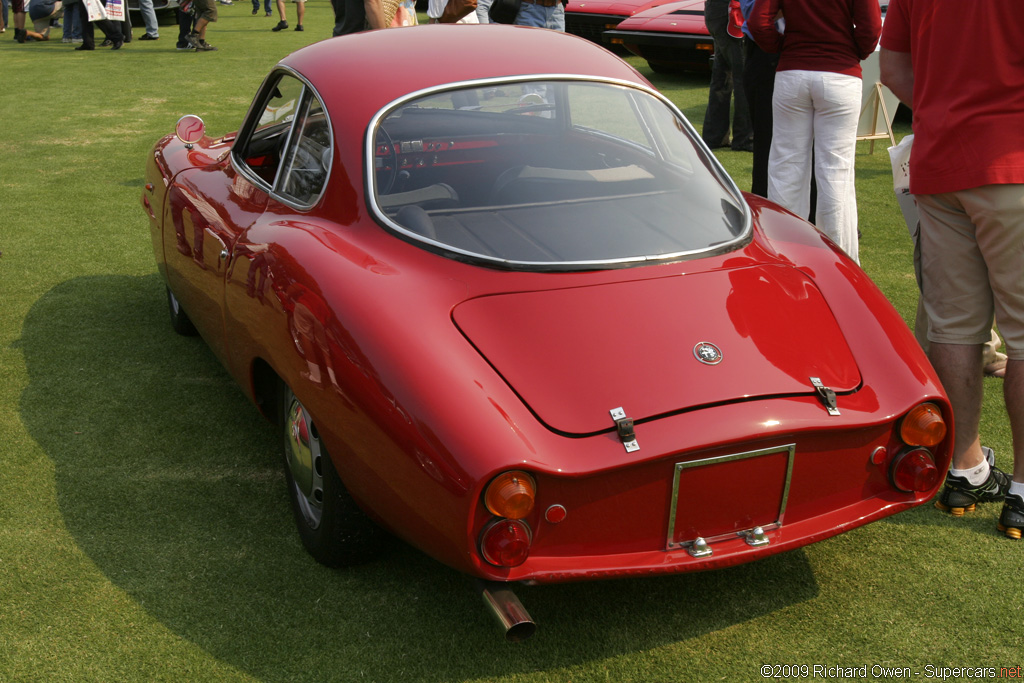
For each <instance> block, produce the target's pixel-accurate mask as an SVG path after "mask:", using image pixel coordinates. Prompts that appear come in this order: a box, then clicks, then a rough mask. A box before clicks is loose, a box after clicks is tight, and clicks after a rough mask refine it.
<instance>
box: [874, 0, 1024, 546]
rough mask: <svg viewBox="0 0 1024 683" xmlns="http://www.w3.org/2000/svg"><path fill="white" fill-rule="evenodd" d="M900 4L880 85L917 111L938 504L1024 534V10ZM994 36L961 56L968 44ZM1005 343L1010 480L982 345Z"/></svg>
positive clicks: (995, 4)
mask: <svg viewBox="0 0 1024 683" xmlns="http://www.w3.org/2000/svg"><path fill="white" fill-rule="evenodd" d="M944 8H945V6H943V7H940V6H938V5H937V4H936V3H934V2H931V1H925V0H892V2H891V3H890V4H889V9H888V11H887V12H886V17H885V20H886V24H885V31H884V32H883V34H882V51H881V54H880V55H879V65H880V68H881V80H882V83H883V84H885V85H886V86H887V87H888V88H889V89H890V90H892V92H893V93H894V94H895V95H896V96H897V97H898V98H899V99H900V101H902V102H903V103H905V104H907V105H909V106H911V107H912V108H913V111H914V146H913V148H912V150H911V154H910V167H911V169H912V172H911V174H910V192H911V193H912V194H913V195H914V198H915V200H916V202H917V208H918V211H919V213H920V219H921V226H920V236H919V239H920V249H921V293H922V297H923V298H924V307H925V310H926V311H927V314H928V324H929V330H928V340H929V342H930V344H931V349H930V350H929V358H930V359H931V362H932V365H933V366H934V367H935V371H936V372H937V373H938V375H939V379H940V380H941V381H942V385H943V387H945V389H946V393H947V394H948V395H949V400H950V403H951V404H952V406H953V419H954V429H953V433H954V446H953V462H952V464H951V466H950V470H949V473H948V474H947V476H946V482H945V485H944V486H943V488H942V491H941V492H940V493H939V497H938V499H937V500H936V507H938V508H939V509H940V510H944V511H948V512H951V513H952V514H953V515H954V516H962V515H963V514H964V513H966V512H971V511H973V510H975V508H976V505H977V504H978V503H985V502H993V501H999V500H1002V501H1003V508H1002V511H1001V513H1000V515H999V522H998V523H997V525H996V528H997V529H998V530H999V531H1001V532H1003V533H1004V534H1005V535H1006V536H1008V537H1009V538H1013V539H1020V537H1021V534H1022V531H1024V268H1022V267H1021V263H1022V260H1021V254H1022V250H1024V127H1022V126H1021V125H1020V122H1021V119H1022V118H1024V97H1022V93H1024V63H1022V62H1021V60H1020V59H1019V57H1018V55H1019V52H1020V46H1021V44H1022V41H1024V5H1022V4H1018V3H1006V2H1003V0H971V2H969V3H958V4H957V5H956V11H955V12H944V11H940V10H941V9H944ZM965 35H978V36H984V39H983V40H980V41H972V44H971V45H970V46H968V45H965V44H964V41H963V36H965ZM993 318H995V320H996V322H997V323H998V326H999V332H1000V333H1001V334H1002V335H1003V340H1004V341H1005V343H1006V355H1007V356H1008V360H1007V362H1006V373H1005V376H1004V378H1003V398H1004V401H1005V406H1006V412H1007V415H1008V417H1009V420H1010V432H1011V436H1012V438H1013V454H1014V458H1013V463H1014V464H1013V475H1012V478H1011V477H1010V476H1008V475H1007V474H1005V473H1004V472H1002V471H1000V470H999V469H998V468H997V467H995V464H994V463H993V462H991V461H990V460H989V459H988V458H987V457H986V453H985V452H984V450H983V448H982V446H981V441H980V437H979V435H980V431H981V406H982V400H983V398H984V385H983V380H982V363H983V361H982V346H983V345H984V343H985V342H986V341H988V340H989V339H990V335H991V327H992V320H993Z"/></svg>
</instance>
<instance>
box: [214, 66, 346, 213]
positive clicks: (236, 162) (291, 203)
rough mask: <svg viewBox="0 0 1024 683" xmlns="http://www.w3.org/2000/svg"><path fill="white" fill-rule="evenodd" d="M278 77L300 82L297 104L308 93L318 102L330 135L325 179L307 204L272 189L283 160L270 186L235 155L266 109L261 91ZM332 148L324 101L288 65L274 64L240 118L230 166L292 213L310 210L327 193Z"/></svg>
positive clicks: (333, 142)
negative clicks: (239, 126) (240, 121)
mask: <svg viewBox="0 0 1024 683" xmlns="http://www.w3.org/2000/svg"><path fill="white" fill-rule="evenodd" d="M281 75H288V76H293V77H294V78H296V79H297V80H298V81H299V82H301V83H302V84H303V89H302V92H301V93H300V94H299V98H300V104H301V101H302V99H303V98H304V97H305V95H306V93H307V92H308V93H310V95H312V96H313V97H315V98H316V99H317V100H318V101H319V102H320V108H321V109H322V110H323V112H324V118H325V119H326V120H327V133H328V135H329V136H330V140H331V154H330V157H329V159H330V160H329V162H328V165H327V168H326V169H325V170H326V176H325V178H324V184H323V187H321V188H320V193H319V194H318V195H317V196H316V197H315V198H314V200H313V201H312V202H311V203H308V204H304V203H300V202H297V201H295V199H294V198H293V197H290V196H289V195H286V194H282V193H280V192H278V191H277V190H276V189H275V188H276V187H277V182H278V180H279V179H280V177H281V171H282V168H283V167H284V163H283V160H282V163H281V164H280V165H279V166H278V168H277V171H276V172H275V174H274V182H273V184H272V185H271V184H268V183H267V181H266V180H264V179H263V178H261V177H260V176H258V175H256V173H254V172H253V171H252V170H251V169H250V168H249V165H248V164H246V163H245V161H243V160H242V159H240V158H239V156H238V154H239V152H240V151H241V145H242V142H241V141H242V140H243V139H244V140H245V144H248V142H249V140H250V139H251V138H252V134H253V131H254V130H255V128H256V121H257V117H258V116H259V114H260V113H261V112H262V111H263V107H265V106H266V100H265V99H264V97H263V95H264V91H265V90H266V88H267V87H268V84H269V83H270V82H271V80H275V79H277V78H278V77H279V76H281ZM257 102H261V103H262V105H261V106H260V108H259V111H255V110H256V108H257V104H256V103H257ZM297 122H298V118H297V117H296V118H294V119H292V121H291V124H290V125H289V128H288V133H287V139H286V140H285V144H284V149H288V147H289V145H291V142H292V135H293V134H294V132H295V126H296V123H297ZM336 148H337V140H335V138H334V126H333V125H332V123H331V114H330V112H329V111H328V110H327V105H326V104H325V103H324V98H323V97H321V96H320V93H319V91H318V90H317V89H316V88H315V87H314V86H313V84H312V83H310V82H309V80H307V79H306V78H305V77H304V76H303V75H302V74H300V73H299V72H298V71H296V70H295V69H292V68H291V67H288V66H283V65H278V66H277V67H275V68H274V69H273V70H271V72H270V73H269V74H267V77H266V78H264V79H263V82H262V83H261V84H260V87H259V89H258V90H257V91H256V96H255V97H253V100H252V103H250V105H249V110H248V111H247V112H246V113H245V117H244V118H243V119H242V127H241V128H239V132H238V134H237V135H236V137H235V142H234V144H232V145H231V154H230V158H231V165H232V166H233V167H234V169H235V171H237V172H238V173H239V174H240V175H241V176H243V177H244V178H245V179H246V180H248V181H249V182H251V183H252V184H253V185H255V186H256V187H258V188H260V189H261V190H263V191H264V192H266V193H267V194H268V195H270V196H271V197H272V198H274V199H275V200H276V201H279V202H281V203H282V204H284V205H285V206H288V207H290V208H292V209H295V210H296V211H310V210H311V209H313V208H314V207H315V206H316V205H317V204H319V203H320V201H321V200H322V199H323V197H324V194H326V193H327V187H328V185H330V182H331V170H332V169H333V168H334V156H335V153H336V151H337V149H336Z"/></svg>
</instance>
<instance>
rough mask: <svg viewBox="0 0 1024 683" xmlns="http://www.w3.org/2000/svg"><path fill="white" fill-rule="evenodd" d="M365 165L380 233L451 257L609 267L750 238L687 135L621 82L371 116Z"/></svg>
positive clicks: (465, 98) (473, 93)
mask: <svg viewBox="0 0 1024 683" xmlns="http://www.w3.org/2000/svg"><path fill="white" fill-rule="evenodd" d="M367 160H368V163H369V164H370V169H371V170H370V174H369V175H370V178H371V188H372V193H371V198H372V205H373V208H374V210H375V211H376V212H377V214H378V215H379V216H380V217H381V218H382V219H383V221H384V222H385V224H386V225H388V226H389V227H391V228H392V229H393V230H396V231H397V232H399V233H400V234H402V235H404V236H405V237H406V238H409V239H411V240H413V241H415V242H417V243H420V244H422V245H423V246H425V247H427V248H430V249H434V250H439V251H441V252H442V253H444V254H446V255H448V256H452V257H454V258H460V259H466V258H469V259H471V260H481V261H485V262H492V263H495V264H503V265H506V266H511V267H520V268H531V267H536V268H541V269H545V268H590V267H612V266H615V265H632V264H636V263H640V262H645V261H651V260H667V259H680V258H690V257H694V256H698V255H707V254H708V253H711V252H722V251H728V250H731V249H734V248H736V246H738V245H739V244H741V243H742V242H744V241H745V239H746V238H747V237H748V236H749V233H750V218H749V214H748V212H747V210H746V208H745V204H744V202H743V200H742V197H741V195H740V193H739V190H737V189H736V186H735V185H734V184H733V183H732V181H731V180H730V179H729V178H728V176H727V175H726V174H725V172H724V171H723V170H722V169H721V167H720V166H719V165H718V164H717V162H716V161H715V160H714V158H713V157H712V156H711V155H710V154H709V153H708V152H707V151H706V149H705V148H704V147H703V146H702V145H701V144H700V143H699V142H698V137H697V135H696V133H695V132H694V131H693V129H692V127H691V126H690V125H689V124H688V123H687V122H686V121H685V119H683V118H682V116H681V115H680V114H679V113H678V112H677V110H675V109H674V108H673V107H672V106H671V105H669V104H668V103H667V102H666V101H665V100H663V99H662V98H660V97H658V96H656V95H655V94H653V93H651V92H648V91H646V90H642V89H639V88H634V87H630V86H626V85H622V84H619V83H606V82H597V81H574V80H544V81H517V82H511V83H509V82H495V83H487V84H483V85H481V84H479V83H476V84H474V85H473V86H471V87H460V88H448V89H444V90H435V91H431V92H429V93H428V94H422V95H420V96H416V97H413V98H411V99H407V100H404V101H401V102H399V103H398V104H396V105H393V106H392V107H391V108H390V109H388V110H385V111H384V112H382V114H380V115H378V117H376V119H375V125H374V130H373V136H372V138H371V142H370V143H369V144H368V149H367Z"/></svg>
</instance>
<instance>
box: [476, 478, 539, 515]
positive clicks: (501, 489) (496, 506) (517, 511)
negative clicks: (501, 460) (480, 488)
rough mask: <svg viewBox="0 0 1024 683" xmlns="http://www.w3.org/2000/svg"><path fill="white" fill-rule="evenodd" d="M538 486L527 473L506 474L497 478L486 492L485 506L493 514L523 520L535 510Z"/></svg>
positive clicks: (488, 486)
mask: <svg viewBox="0 0 1024 683" xmlns="http://www.w3.org/2000/svg"><path fill="white" fill-rule="evenodd" d="M536 497H537V484H536V483H535V482H534V481H533V477H531V476H530V475H529V474H527V473H526V472H520V471H511V472H504V473H502V474H499V475H498V476H497V477H495V478H494V479H493V480H492V481H491V483H490V484H488V485H487V490H486V491H485V492H484V505H486V506H487V509H488V510H489V511H490V512H491V514H494V515H497V516H498V517H506V518H508V519H522V518H523V517H526V515H528V514H530V512H531V511H532V510H533V504H534V502H535V500H536Z"/></svg>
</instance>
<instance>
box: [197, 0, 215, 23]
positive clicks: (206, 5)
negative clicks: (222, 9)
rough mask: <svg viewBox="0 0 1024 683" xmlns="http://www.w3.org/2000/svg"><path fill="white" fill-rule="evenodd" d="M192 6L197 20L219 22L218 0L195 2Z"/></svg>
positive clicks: (199, 0) (198, 0)
mask: <svg viewBox="0 0 1024 683" xmlns="http://www.w3.org/2000/svg"><path fill="white" fill-rule="evenodd" d="M192 6H193V7H195V10H196V19H206V20H207V21H217V0H193V3H192Z"/></svg>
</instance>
